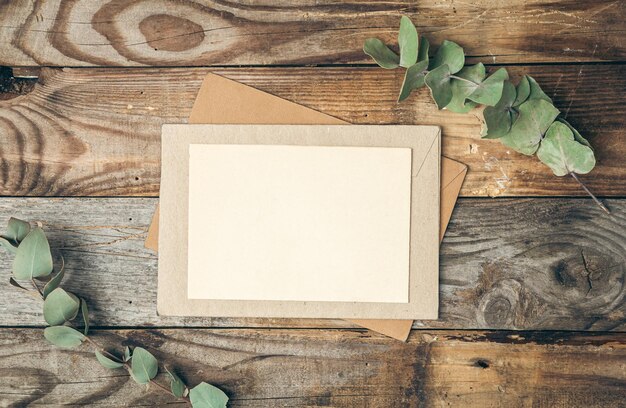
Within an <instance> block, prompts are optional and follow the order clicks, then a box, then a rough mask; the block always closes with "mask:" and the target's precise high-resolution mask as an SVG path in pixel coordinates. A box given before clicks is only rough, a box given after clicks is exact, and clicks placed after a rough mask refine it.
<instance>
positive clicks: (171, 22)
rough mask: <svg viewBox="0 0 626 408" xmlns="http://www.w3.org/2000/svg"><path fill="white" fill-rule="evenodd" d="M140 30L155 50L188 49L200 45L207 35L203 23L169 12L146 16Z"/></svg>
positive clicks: (140, 24)
mask: <svg viewBox="0 0 626 408" xmlns="http://www.w3.org/2000/svg"><path fill="white" fill-rule="evenodd" d="M139 30H140V31H141V33H142V34H143V36H144V37H146V41H147V42H148V45H150V46H151V47H152V48H154V50H155V51H186V50H189V49H192V48H195V47H197V46H198V45H200V44H201V43H202V41H203V40H204V36H205V35H204V29H203V28H202V26H201V25H199V24H196V23H194V22H193V21H190V20H187V19H186V18H180V17H176V16H170V15H167V14H154V15H151V16H148V17H146V18H145V19H143V20H142V21H141V22H140V23H139Z"/></svg>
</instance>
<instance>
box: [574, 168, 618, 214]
mask: <svg viewBox="0 0 626 408" xmlns="http://www.w3.org/2000/svg"><path fill="white" fill-rule="evenodd" d="M569 174H570V176H572V177H573V178H574V180H576V181H577V182H578V184H580V186H581V187H582V188H583V190H585V192H586V193H587V194H589V196H590V197H591V198H593V201H595V202H596V204H598V206H599V207H600V208H602V209H603V210H604V212H605V213H607V214H611V211H610V210H609V209H608V208H607V207H606V206H605V205H604V204H603V203H602V201H600V200H599V199H598V197H596V196H595V195H594V194H593V193H592V192H591V191H590V190H589V189H588V188H587V186H586V185H585V184H584V183H583V182H582V181H581V180H580V179H579V178H578V176H577V175H576V173H574V172H571V173H569Z"/></svg>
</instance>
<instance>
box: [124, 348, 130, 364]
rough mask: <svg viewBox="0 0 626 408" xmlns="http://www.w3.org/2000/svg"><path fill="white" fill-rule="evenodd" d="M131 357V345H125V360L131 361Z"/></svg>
mask: <svg viewBox="0 0 626 408" xmlns="http://www.w3.org/2000/svg"><path fill="white" fill-rule="evenodd" d="M130 359H131V355H130V347H128V346H126V347H124V361H130Z"/></svg>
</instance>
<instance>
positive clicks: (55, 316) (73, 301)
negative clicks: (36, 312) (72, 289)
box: [43, 288, 80, 326]
mask: <svg viewBox="0 0 626 408" xmlns="http://www.w3.org/2000/svg"><path fill="white" fill-rule="evenodd" d="M79 307H80V301H79V300H78V298H77V297H76V296H74V295H73V294H72V293H69V292H66V291H65V290H63V289H61V288H56V289H55V290H53V291H52V292H50V294H49V295H48V296H47V297H46V300H44V302H43V317H44V319H46V322H47V323H48V324H49V325H50V326H57V325H59V324H63V323H65V322H67V321H69V320H72V319H74V318H75V317H76V315H78V308H79Z"/></svg>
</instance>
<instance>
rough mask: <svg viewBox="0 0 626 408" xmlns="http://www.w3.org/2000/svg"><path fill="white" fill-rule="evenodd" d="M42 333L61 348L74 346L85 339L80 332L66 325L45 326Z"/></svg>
mask: <svg viewBox="0 0 626 408" xmlns="http://www.w3.org/2000/svg"><path fill="white" fill-rule="evenodd" d="M43 335H44V337H45V338H46V340H48V341H49V342H50V343H52V344H54V345H55V346H58V347H63V348H74V347H76V346H79V345H80V344H81V343H82V342H83V341H85V336H84V335H83V334H82V333H81V332H79V331H78V330H75V329H72V328H71V327H68V326H52V327H46V328H45V330H44V331H43Z"/></svg>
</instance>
